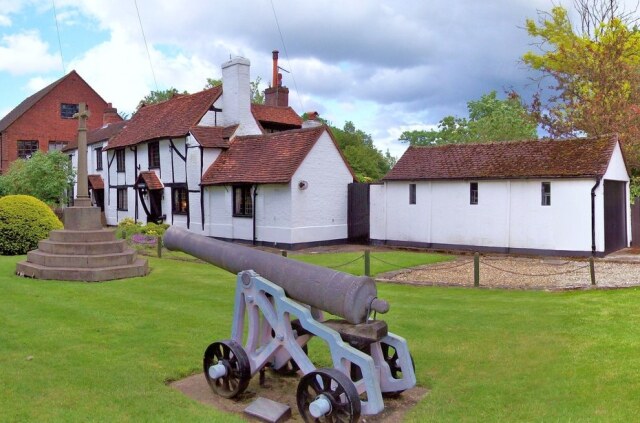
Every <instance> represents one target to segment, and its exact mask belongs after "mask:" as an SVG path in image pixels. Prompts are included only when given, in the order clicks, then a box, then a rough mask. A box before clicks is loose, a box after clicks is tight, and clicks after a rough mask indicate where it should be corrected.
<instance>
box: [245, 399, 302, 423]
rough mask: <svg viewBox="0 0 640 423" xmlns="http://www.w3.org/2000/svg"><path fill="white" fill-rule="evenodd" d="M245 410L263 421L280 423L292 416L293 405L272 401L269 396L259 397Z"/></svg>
mask: <svg viewBox="0 0 640 423" xmlns="http://www.w3.org/2000/svg"><path fill="white" fill-rule="evenodd" d="M244 412H245V413H246V414H248V415H250V416H252V417H255V418H257V419H259V420H262V421H263V422H269V423H280V422H285V421H287V420H289V419H290V418H291V407H289V406H288V405H287V404H282V403H280V402H275V401H272V400H270V399H268V398H262V397H258V398H256V399H255V401H253V402H252V403H251V404H250V405H249V406H248V407H247V408H245V409H244Z"/></svg>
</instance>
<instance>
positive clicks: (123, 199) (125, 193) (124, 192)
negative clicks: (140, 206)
mask: <svg viewBox="0 0 640 423" xmlns="http://www.w3.org/2000/svg"><path fill="white" fill-rule="evenodd" d="M116 207H117V210H119V211H128V210H129V189H128V188H127V187H118V188H117V189H116Z"/></svg>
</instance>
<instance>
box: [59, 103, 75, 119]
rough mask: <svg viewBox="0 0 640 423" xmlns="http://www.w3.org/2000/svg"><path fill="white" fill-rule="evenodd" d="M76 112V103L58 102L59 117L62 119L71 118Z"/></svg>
mask: <svg viewBox="0 0 640 423" xmlns="http://www.w3.org/2000/svg"><path fill="white" fill-rule="evenodd" d="M76 113H78V105H77V104H72V103H62V104H60V117H61V118H62V119H73V115H75V114H76Z"/></svg>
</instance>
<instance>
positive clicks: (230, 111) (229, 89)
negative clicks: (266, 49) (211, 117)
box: [218, 57, 261, 135]
mask: <svg viewBox="0 0 640 423" xmlns="http://www.w3.org/2000/svg"><path fill="white" fill-rule="evenodd" d="M250 66H251V63H250V62H249V60H248V59H245V58H243V57H237V58H235V59H232V60H230V61H228V62H226V63H223V64H222V115H223V116H222V122H224V123H223V124H221V123H218V125H224V126H228V125H235V124H239V125H240V126H239V127H238V129H237V130H236V135H254V134H260V133H261V131H260V128H259V127H258V124H257V123H256V121H255V119H254V118H253V115H252V113H251V88H250V82H251V75H250Z"/></svg>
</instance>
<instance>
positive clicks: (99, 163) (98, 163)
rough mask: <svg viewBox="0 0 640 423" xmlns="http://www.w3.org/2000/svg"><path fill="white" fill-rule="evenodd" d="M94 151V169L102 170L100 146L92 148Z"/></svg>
mask: <svg viewBox="0 0 640 423" xmlns="http://www.w3.org/2000/svg"><path fill="white" fill-rule="evenodd" d="M94 151H95V152H96V170H102V147H97V148H95V149H94Z"/></svg>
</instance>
